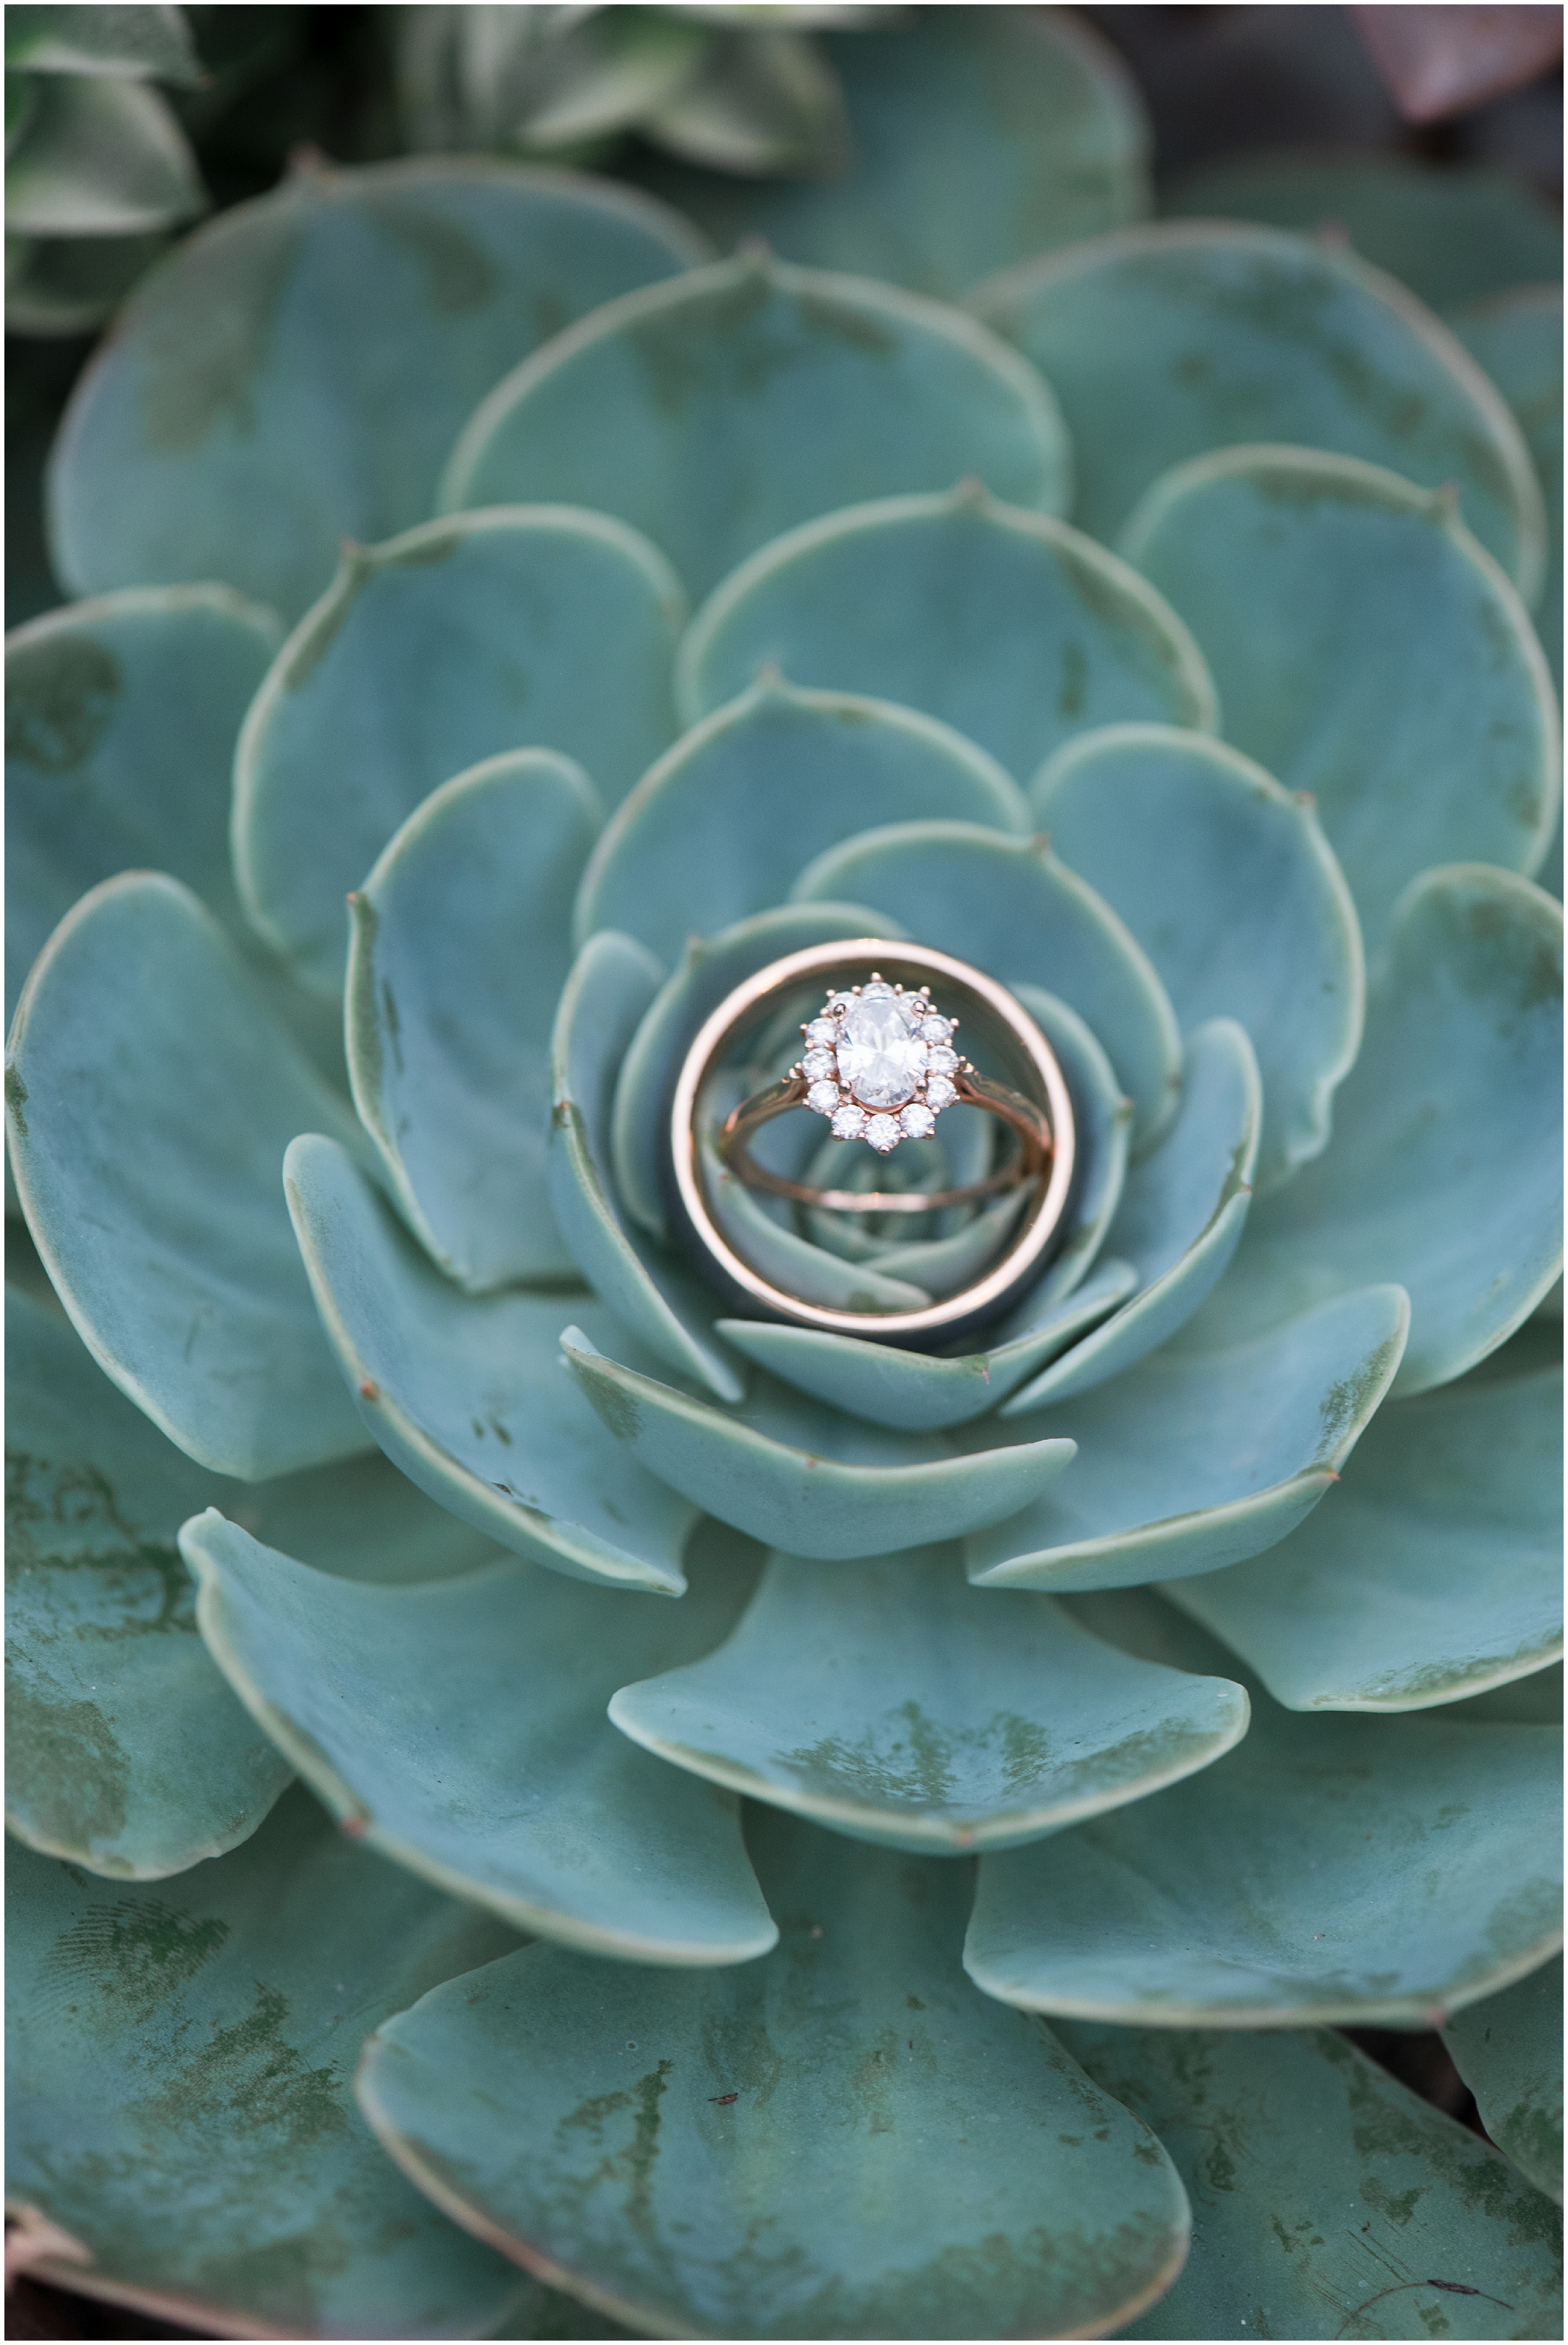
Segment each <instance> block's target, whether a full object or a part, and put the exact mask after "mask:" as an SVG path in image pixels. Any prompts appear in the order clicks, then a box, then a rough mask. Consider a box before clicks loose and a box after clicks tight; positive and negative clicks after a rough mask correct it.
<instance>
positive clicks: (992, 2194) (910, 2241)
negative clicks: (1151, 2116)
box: [359, 1811, 1187, 2339]
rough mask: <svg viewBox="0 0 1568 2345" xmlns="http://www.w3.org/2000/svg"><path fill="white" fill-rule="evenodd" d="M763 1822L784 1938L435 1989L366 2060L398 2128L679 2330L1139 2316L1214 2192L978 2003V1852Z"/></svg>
mask: <svg viewBox="0 0 1568 2345" xmlns="http://www.w3.org/2000/svg"><path fill="white" fill-rule="evenodd" d="M749 1836H750V1839H751V1842H752V1845H753V1849H754V1854H755V1857H756V1862H757V1866H758V1870H759V1873H761V1875H762V1879H763V1883H764V1889H765V1890H766V1893H767V1895H768V1899H769V1903H771V1904H773V1905H774V1906H775V1907H776V1909H777V1911H778V1913H779V1914H780V1915H781V1917H782V1919H781V1924H780V1928H781V1944H780V1945H779V1946H778V1947H777V1949H776V1950H775V1951H774V1953H773V1954H770V1955H768V1956H767V1957H766V1958H765V1959H764V1961H762V1962H760V1963H749V1964H745V1965H744V1967H741V1968H738V1969H733V1970H724V1971H707V1972H702V1973H698V1972H693V1971H686V1972H681V1971H673V1970H652V1969H646V1968H642V1967H637V1968H632V1967H631V1966H627V1965H622V1964H604V1963H593V1962H591V1961H588V1960H585V1959H584V1958H583V1957H582V1956H581V1955H578V1954H569V1953H567V1952H565V1951H564V1950H562V1949H559V1948H556V1947H551V1946H535V1947H531V1948H529V1949H527V1950H526V1951H525V1952H524V1953H523V1954H521V1955H519V1956H518V1957H516V1958H515V1959H513V1960H511V1961H509V1962H506V1963H504V1964H493V1965H492V1966H491V1968H490V1969H489V1970H488V1971H487V1972H485V1974H483V1976H482V1977H481V1978H470V1979H466V1980H464V1981H463V1982H462V1983H461V1985H460V1986H459V1987H458V1988H457V1989H456V1990H455V1991H454V1992H451V1993H449V1994H437V1995H427V1996H426V1998H425V1999H424V2001H423V2002H422V2003H420V2004H418V2005H415V2006H414V2008H413V2009H412V2010H411V2011H409V2012H406V2013H404V2014H403V2015H402V2016H401V2017H400V2018H399V2019H396V2020H394V2021H392V2022H390V2023H389V2025H384V2026H383V2027H382V2028H381V2029H380V2030H379V2032H378V2033H377V2034H376V2035H374V2036H372V2038H371V2040H370V2042H369V2045H368V2046H367V2047H366V2052H365V2056H364V2059H363V2062H362V2063H361V2066H360V2072H359V2098H360V2103H361V2106H363V2108H364V2109H365V2112H366V2114H367V2116H368V2117H369V2119H370V2122H371V2124H372V2125H373V2127H375V2129H376V2132H377V2134H378V2136H379V2139H380V2140H381V2142H382V2144H383V2146H384V2147H386V2148H387V2149H388V2150H389V2152H390V2154H391V2156H392V2157H394V2158H395V2159H396V2160H397V2161H398V2163H399V2165H400V2166H401V2167H402V2168H403V2169H404V2171H405V2172H406V2173H408V2174H409V2175H410V2176H411V2177H412V2178H415V2179H416V2180H417V2181H418V2182H419V2184H420V2188H422V2189H424V2190H426V2191H428V2192H429V2193H430V2196H431V2197H432V2198H435V2200H436V2201H437V2203H438V2205H440V2206H441V2207H443V2208H445V2209H446V2210H447V2211H448V2212H449V2213H450V2214H451V2215H452V2216H453V2217H454V2218H456V2219H457V2220H458V2221H460V2222H462V2223H465V2224H466V2225H467V2226H468V2227H469V2228H470V2230H472V2231H474V2232H476V2233H478V2234H480V2235H481V2236H482V2237H483V2238H487V2239H489V2240H491V2241H492V2242H495V2243H496V2244H504V2245H505V2246H506V2247H507V2249H509V2251H510V2252H511V2254H512V2255H514V2256H515V2257H517V2259H519V2261H520V2262H522V2263H525V2264H527V2265H528V2266H529V2268H530V2269H531V2270H533V2271H536V2272H538V2273H539V2274H540V2275H541V2277H545V2278H548V2279H551V2280H552V2281H554V2282H555V2283H557V2284H558V2285H561V2286H563V2287H566V2288H569V2289H571V2290H572V2293H573V2294H574V2295H576V2296H579V2297H581V2298H582V2299H583V2300H584V2301H585V2302H587V2303H589V2304H591V2305H592V2306H594V2307H596V2308H597V2309H598V2310H599V2311H600V2312H602V2313H609V2314H610V2315H611V2316H612V2318H614V2319H618V2320H624V2321H627V2322H630V2323H632V2324H634V2325H635V2327H636V2328H637V2329H639V2330H643V2331H652V2332H653V2333H655V2334H659V2335H663V2336H682V2337H708V2338H730V2337H734V2336H736V2335H744V2336H747V2337H758V2338H796V2339H798V2338H886V2337H900V2336H909V2335H917V2334H919V2333H920V2332H921V2331H923V2330H924V2331H925V2332H926V2334H931V2333H936V2334H937V2335H939V2336H943V2337H980V2338H989V2337H997V2336H1007V2335H1012V2336H1018V2335H1045V2336H1058V2337H1060V2336H1073V2335H1078V2336H1084V2335H1088V2336H1103V2335H1104V2334H1105V2333H1106V2332H1107V2331H1108V2330H1114V2329H1115V2328H1116V2327H1118V2325H1119V2324H1120V2322H1122V2321H1123V2320H1128V2319H1129V2318H1130V2317H1131V2316H1132V2314H1133V2313H1134V2311H1136V2310H1137V2309H1138V2308H1139V2307H1140V2306H1142V2305H1144V2304H1146V2303H1148V2301H1149V2300H1150V2299H1152V2298H1153V2297H1155V2296H1156V2295H1158V2292H1159V2291H1160V2289H1162V2288H1164V2287H1165V2286H1166V2285H1167V2284H1168V2280H1169V2279H1170V2277H1171V2275H1172V2273H1173V2272H1174V2271H1175V2270H1176V2269H1177V2268H1178V2267H1179V2263H1180V2260H1181V2257H1182V2255H1183V2253H1184V2251H1185V2249H1186V2244H1187V2223H1186V2200H1185V2198H1183V2197H1182V2196H1181V2194H1180V2192H1179V2188H1178V2186H1177V2185H1176V2183H1175V2180H1174V2178H1173V2177H1172V2175H1171V2173H1170V2169H1169V2167H1168V2163H1167V2160H1166V2157H1165V2153H1164V2152H1163V2150H1162V2149H1161V2148H1160V2147H1159V2145H1158V2141H1156V2139H1155V2137H1153V2135H1152V2134H1150V2133H1148V2131H1147V2129H1146V2128H1145V2127H1142V2126H1139V2125H1137V2124H1135V2123H1132V2122H1130V2121H1129V2120H1128V2119H1127V2118H1126V2117H1125V2116H1124V2115H1123V2113H1122V2111H1121V2109H1120V2107H1119V2106H1118V2104H1117V2103H1116V2102H1114V2101H1112V2100H1110V2099H1109V2098H1108V2097H1107V2096H1103V2095H1101V2094H1100V2093H1099V2092H1098V2090H1096V2088H1095V2087H1093V2086H1090V2085H1089V2084H1088V2082H1087V2079H1086V2078H1085V2077H1084V2076H1083V2075H1082V2073H1081V2071H1080V2070H1079V2069H1078V2068H1077V2066H1076V2065H1075V2064H1073V2063H1071V2062H1068V2061H1067V2060H1066V2059H1064V2057H1063V2056H1062V2054H1061V2053H1060V2051H1059V2049H1058V2047H1057V2045H1056V2042H1055V2040H1054V2038H1053V2037H1052V2036H1051V2035H1049V2033H1048V2032H1047V2031H1046V2030H1045V2029H1042V2028H1040V2027H1039V2026H1038V2025H1037V2023H1035V2024H1031V2023H1028V2022H1026V2021H1025V2020H1023V2019H1022V2018H1021V2017H1020V2016H1019V2015H1017V2013H1007V2012H1003V2011H1002V2010H1001V2008H1000V2006H998V2005H989V2006H987V2005H986V2000H985V1998H983V1997H982V1996H979V1995H975V1994H974V1993H973V1991H972V1990H966V1983H965V1981H964V1979H963V1976H962V1974H961V1972H960V1970H959V1966H958V1959H957V1957H958V1947H959V1941H960V1937H961V1934H962V1929H963V1915H964V1908H965V1904H966V1898H967V1883H966V1878H965V1870H966V1869H965V1868H963V1867H960V1866H956V1865H950V1864H943V1863H940V1862H939V1861H937V1860H935V1859H921V1858H918V1857H911V1856H909V1855H907V1854H904V1855H899V1854H895V1853H892V1852H884V1851H881V1850H869V1849H866V1848H865V1847H862V1846H859V1845H857V1844H856V1843H853V1842H849V1841H845V1840H841V1839H839V1838H837V1837H836V1836H835V1835H834V1834H832V1833H824V1832H815V1831H814V1830H813V1829H812V1828H811V1826H810V1825H807V1824H803V1823H801V1822H797V1821H796V1820H795V1819H794V1818H793V1817H786V1816H780V1815H775V1814H773V1813H771V1812H765V1811H764V1812H761V1813H758V1814H756V1815H755V1816H754V1818H753V1820H752V1824H751V1830H750V1835H749ZM583 2112H585V2113H586V2114H578V2113H583ZM574 2115H577V2122H575V2123H573V2121H572V2120H573V2117H574ZM650 2142H652V2143H654V2144H656V2147H657V2156H656V2157H653V2156H650V2155H649V2152H648V2148H647V2145H648V2144H649V2143H650ZM759 2239H760V2240H765V2242H766V2245H765V2246H758V2247H757V2248H756V2249H754V2250H748V2249H746V2248H745V2247H744V2245H740V2244H739V2243H744V2242H746V2241H748V2240H750V2241H756V2240H759Z"/></svg>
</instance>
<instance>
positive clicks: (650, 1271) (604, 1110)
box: [546, 929, 745, 1401]
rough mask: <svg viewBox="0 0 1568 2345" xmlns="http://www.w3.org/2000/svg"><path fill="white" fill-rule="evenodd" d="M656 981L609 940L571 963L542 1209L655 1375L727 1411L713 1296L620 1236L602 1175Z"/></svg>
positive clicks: (626, 1232)
mask: <svg viewBox="0 0 1568 2345" xmlns="http://www.w3.org/2000/svg"><path fill="white" fill-rule="evenodd" d="M663 976H664V971H663V968H662V967H661V966H660V964H659V963H658V962H657V961H656V960H655V959H653V956H652V953H650V952H647V951H645V950H644V949H643V948H642V946H641V945H640V944H638V943H637V942H636V941H635V939H633V938H632V937H625V936H621V935H619V934H617V932H616V931H615V930H614V929H600V930H599V931H598V933H597V934H596V935H594V936H592V937H591V938H590V939H589V941H588V943H587V944H585V945H584V946H583V948H582V951H581V952H580V953H579V955H578V957H577V960H576V963H575V965H574V966H573V968H572V974H571V976H570V977H569V978H568V980H567V981H566V987H565V990H564V991H563V992H562V994H561V1002H560V1007H559V1009H558V1010H557V1012H556V1018H555V1029H554V1033H553V1036H552V1039H551V1094H552V1101H553V1104H552V1106H551V1127H550V1152H549V1156H548V1159H547V1162H546V1171H547V1174H548V1178H549V1184H550V1197H551V1205H552V1207H553V1209H554V1213H555V1221H556V1226H557V1228H558V1229H559V1230H560V1232H561V1237H562V1238H563V1239H564V1241H565V1243H566V1245H567V1247H568V1249H569V1251H570V1252H571V1254H572V1258H573V1260H574V1261H575V1262H576V1264H577V1266H578V1268H579V1270H580V1271H581V1272H582V1275H583V1277H584V1278H585V1279H586V1280H587V1282H588V1284H590V1285H591V1286H592V1289H593V1291H594V1293H595V1294H597V1295H598V1296H599V1297H600V1299H601V1301H602V1302H603V1303H605V1304H608V1305H609V1307H610V1309H611V1310H612V1311H613V1312H614V1313H615V1315H616V1316H617V1318H618V1319H619V1320H620V1321H621V1322H622V1325H624V1326H625V1327H626V1328H628V1329H629V1330H630V1331H631V1333H632V1335H635V1336H637V1337H638V1338H639V1339H640V1340H641V1342H642V1343H643V1344H644V1345H647V1346H648V1348H649V1349H650V1351H651V1352H652V1354H653V1355H654V1356H655V1357H656V1358H657V1359H659V1360H660V1361H662V1362H663V1364H664V1365H667V1366H669V1367H673V1368H674V1369H675V1370H677V1372H678V1373H679V1374H681V1375H682V1376H689V1377H693V1378H694V1379H695V1380H696V1381H697V1382H698V1383H699V1384H702V1385H703V1386H706V1387H707V1389H708V1391H710V1392H712V1393H716V1394H717V1396H718V1397H719V1398H720V1399H721V1400H726V1401H738V1400H739V1399H740V1398H741V1396H742V1395H743V1394H744V1390H745V1386H744V1381H743V1379H742V1378H741V1376H739V1375H738V1374H737V1372H736V1370H735V1369H734V1367H733V1365H731V1363H730V1361H729V1359H728V1358H727V1356H726V1355H725V1354H724V1352H723V1348H722V1346H721V1345H719V1344H716V1343H715V1342H714V1341H713V1338H712V1335H711V1333H710V1331H711V1329H712V1327H713V1317H714V1315H715V1313H716V1310H717V1307H718V1297H717V1294H715V1293H714V1292H713V1291H712V1290H710V1289H707V1288H704V1287H703V1286H701V1285H700V1284H698V1282H697V1280H696V1279H695V1278H694V1277H693V1275H692V1274H690V1273H689V1272H688V1271H687V1270H686V1269H685V1267H684V1266H683V1264H680V1263H678V1262H676V1261H675V1259H674V1258H673V1256H672V1255H671V1254H667V1253H665V1252H664V1250H663V1248H662V1247H661V1246H660V1245H659V1244H657V1243H656V1241H654V1240H653V1239H652V1238H650V1237H647V1236H646V1235H644V1233H642V1231H640V1230H633V1229H632V1228H631V1227H630V1226H629V1225H628V1223H627V1220H626V1217H625V1214H624V1213H623V1212H622V1208H621V1204H620V1202H619V1200H618V1198H617V1196H616V1193H615V1185H614V1180H613V1176H612V1168H611V1117H612V1110H613V1105H614V1098H615V1081H616V1077H617V1075H618V1074H619V1073H620V1071H621V1069H622V1065H623V1064H624V1062H625V1060H626V1055H627V1052H628V1051H629V1050H630V1049H631V1047H632V1038H633V1037H634V1035H635V1034H636V1033H637V1031H638V1029H639V1028H640V1027H641V1025H642V1022H643V1020H644V1019H645V1018H646V1017H647V1016H648V1014H649V1011H650V1010H651V1009H652V1004H653V1002H654V1000H655V998H656V996H657V994H658V992H659V990H660V986H661V984H662V982H663Z"/></svg>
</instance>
